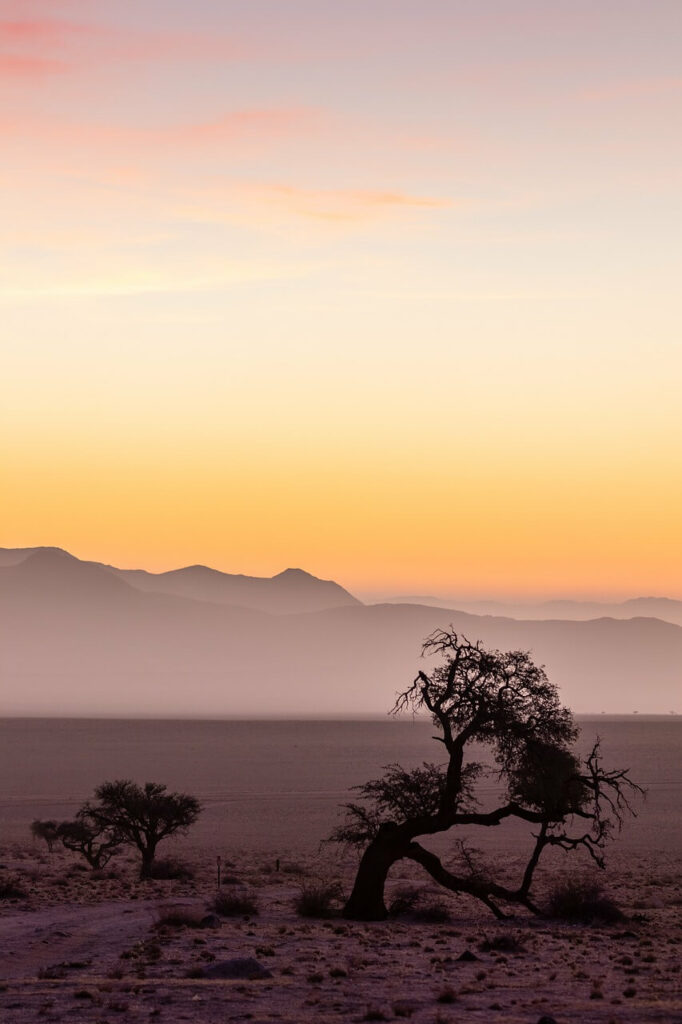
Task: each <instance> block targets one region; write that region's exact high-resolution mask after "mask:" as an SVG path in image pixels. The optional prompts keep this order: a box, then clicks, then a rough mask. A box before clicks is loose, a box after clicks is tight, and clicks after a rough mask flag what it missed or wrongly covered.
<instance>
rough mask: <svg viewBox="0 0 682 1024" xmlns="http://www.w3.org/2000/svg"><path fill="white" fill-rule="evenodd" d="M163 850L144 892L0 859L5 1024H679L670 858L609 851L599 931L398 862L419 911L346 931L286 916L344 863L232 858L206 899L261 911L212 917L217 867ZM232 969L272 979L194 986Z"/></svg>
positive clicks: (29, 850)
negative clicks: (163, 863) (172, 871)
mask: <svg viewBox="0 0 682 1024" xmlns="http://www.w3.org/2000/svg"><path fill="white" fill-rule="evenodd" d="M177 852H178V853H180V854H181V855H182V856H183V858H184V859H185V861H186V862H188V863H190V864H191V865H192V866H193V869H194V877H193V879H191V880H167V881H153V882H146V883H141V882H139V881H138V880H137V878H136V865H135V861H134V859H133V857H132V856H128V855H127V854H126V855H124V856H119V857H118V858H117V859H116V860H115V861H112V862H111V864H110V865H109V866H108V867H107V868H106V869H105V870H104V871H103V872H99V873H95V874H94V875H93V874H92V873H91V872H90V870H89V869H88V868H87V867H86V865H85V862H84V861H81V860H78V859H77V858H76V857H75V856H73V855H71V854H68V853H66V852H65V851H62V850H60V851H57V850H55V851H54V852H53V853H52V854H48V853H47V851H45V850H44V848H43V847H37V846H31V845H30V844H27V845H26V846H25V847H17V846H14V847H11V848H5V849H3V850H0V879H1V880H3V881H6V880H7V879H12V880H14V883H15V884H16V885H17V886H18V887H19V888H23V889H24V890H25V892H26V893H27V895H25V896H23V897H12V896H6V897H5V898H3V899H2V900H0V964H1V975H0V978H1V980H0V1020H1V1021H2V1022H3V1024H5V1022H6V1024H27V1022H29V1021H36V1022H38V1021H64V1022H82V1024H105V1022H107V1024H115V1022H117V1021H148V1020H149V1021H157V1020H158V1021H160V1022H164V1021H165V1022H168V1024H174V1022H176V1021H191V1022H193V1024H213V1022H220V1021H250V1022H256V1024H257V1022H266V1021H268V1022H270V1021H272V1022H274V1021H277V1022H282V1024H294V1022H297V1024H303V1022H313V1021H314V1022H320V1024H324V1022H327V1021H330V1022H331V1021H334V1022H339V1021H388V1020H391V1021H392V1020H397V1021H399V1020H403V1019H409V1020H411V1021H413V1022H415V1024H427V1022H428V1024H449V1022H452V1024H456V1022H458V1021H471V1022H479V1021H480V1022H484V1021H485V1022H497V1024H538V1022H539V1021H543V1024H548V1022H550V1021H555V1022H556V1024H577V1022H580V1024H592V1022H594V1024H597V1022H599V1024H626V1022H628V1024H640V1022H649V1021H659V1022H662V1024H675V1022H682V974H681V962H682V956H681V954H682V865H680V863H679V861H678V860H677V859H676V858H675V857H673V856H672V855H670V856H666V855H656V856H654V855H647V856H644V855H639V856H633V855H627V856H625V855H624V854H620V855H618V854H617V853H613V854H612V856H611V860H610V866H609V870H608V871H607V873H606V875H605V876H604V881H605V883H606V891H607V893H608V895H609V896H610V897H611V898H612V900H613V901H614V902H615V903H616V904H617V905H618V906H619V907H620V908H621V909H622V911H623V912H624V914H625V918H624V920H621V921H618V922H615V923H612V924H609V925H606V924H603V923H602V924H599V923H596V922H595V923H592V924H591V925H576V924H569V923H566V922H565V921H560V920H556V919H547V918H542V919H539V918H534V917H532V916H530V915H527V914H526V913H525V912H524V913H520V914H518V915H517V916H516V917H514V918H513V919H510V920H507V921H503V922H499V921H496V920H495V919H494V918H493V917H492V916H491V915H490V914H489V913H488V912H487V911H486V910H485V908H483V907H480V908H479V906H478V905H477V904H476V903H474V902H473V901H471V900H468V899H457V898H454V897H452V896H450V895H449V894H447V893H445V892H443V891H442V890H438V889H435V888H432V887H431V886H429V884H428V879H426V878H425V876H423V875H419V874H417V873H416V871H413V870H412V866H411V865H406V866H405V867H403V868H401V867H400V865H398V867H397V869H396V870H395V871H394V873H393V875H392V876H391V880H390V886H389V897H390V896H391V895H393V896H395V895H396V894H397V895H402V896H404V895H405V893H406V892H407V893H409V892H414V891H415V890H419V893H420V896H419V900H418V902H417V903H416V905H415V908H413V910H412V911H410V912H408V913H405V914H402V915H400V916H398V917H395V918H392V919H390V920H389V921H386V922H382V923H372V924H360V923H356V922H350V921H345V920H343V919H342V918H341V917H340V916H339V915H338V914H335V915H334V916H331V917H330V918H328V919H316V918H305V917H301V916H299V914H298V913H297V910H296V907H295V901H296V899H297V897H298V896H299V895H300V893H301V891H302V890H304V889H309V888H311V887H315V886H318V885H320V884H327V883H329V882H330V881H339V882H340V883H341V885H342V886H343V887H345V889H346V890H347V889H348V886H349V885H350V884H351V882H352V876H353V861H352V859H345V860H339V859H333V857H332V855H331V854H323V855H321V856H320V857H319V858H317V857H315V858H313V857H310V858H308V859H307V860H306V859H305V858H303V859H300V858H299V859H297V860H294V859H293V858H292V859H285V858H281V861H280V864H279V870H277V866H276V862H275V858H274V857H273V858H272V859H269V858H263V857H261V856H257V857H256V856H254V855H248V854H239V853H232V854H231V855H230V856H226V857H225V858H224V861H223V875H224V879H223V884H222V885H221V890H220V891H221V893H223V894H228V895H234V896H240V897H241V896H243V895H247V896H249V897H250V898H251V899H253V900H255V902H256V905H257V912H256V913H249V914H245V913H240V914H237V915H236V916H224V917H222V916H221V917H216V916H212V915H211V912H210V908H211V904H212V901H213V899H214V897H215V894H216V891H217V889H216V868H215V859H214V857H210V858H209V857H208V856H206V855H205V854H203V853H202V851H200V850H197V849H193V848H190V847H189V844H188V843H183V844H178V847H177ZM503 860H504V858H500V861H501V862H502V861H503ZM586 870H587V868H586V866H585V865H584V863H580V864H579V863H578V861H577V858H575V857H573V858H571V857H568V858H565V859H564V860H563V861H562V862H556V863H553V864H552V865H551V866H550V867H548V868H547V869H545V871H544V873H543V875H542V877H541V878H540V883H541V884H540V892H539V895H540V896H542V890H543V886H544V889H545V891H546V890H547V889H548V887H549V886H551V885H552V884H553V882H554V881H555V880H556V878H557V877H560V876H561V875H562V874H564V875H565V874H567V873H572V874H573V875H574V876H575V875H576V874H580V873H582V872H584V871H586ZM448 913H449V917H447V915H448ZM443 917H447V919H445V920H442V919H441V918H443ZM236 958H238V959H248V960H254V961H256V962H257V964H258V965H260V967H261V968H262V969H265V971H267V972H268V973H269V975H270V976H266V977H263V978H260V979H257V978H254V977H252V976H250V975H251V973H252V972H253V971H256V970H257V968H256V967H255V966H254V965H253V964H251V965H247V967H246V968H245V970H246V973H247V977H242V978H237V979H230V978H211V977H204V976H202V975H203V972H204V971H206V970H207V969H209V970H210V969H211V968H215V966H216V965H220V964H222V963H223V962H224V961H228V960H234V959H236Z"/></svg>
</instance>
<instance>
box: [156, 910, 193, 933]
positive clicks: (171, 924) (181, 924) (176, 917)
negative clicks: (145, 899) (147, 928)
mask: <svg viewBox="0 0 682 1024" xmlns="http://www.w3.org/2000/svg"><path fill="white" fill-rule="evenodd" d="M203 917H204V915H203V914H202V913H201V912H200V911H197V910H193V909H192V908H191V907H160V908H159V910H158V911H157V917H156V921H155V922H154V925H155V927H156V928H163V927H164V926H166V927H168V928H201V922H202V920H203Z"/></svg>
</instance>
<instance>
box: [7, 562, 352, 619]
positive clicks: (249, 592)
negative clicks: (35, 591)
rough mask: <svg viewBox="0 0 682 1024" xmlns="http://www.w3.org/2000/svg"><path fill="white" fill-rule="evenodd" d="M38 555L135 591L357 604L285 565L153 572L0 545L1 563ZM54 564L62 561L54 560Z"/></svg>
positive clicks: (281, 603) (299, 607)
mask: <svg viewBox="0 0 682 1024" xmlns="http://www.w3.org/2000/svg"><path fill="white" fill-rule="evenodd" d="M36 556H39V557H40V559H41V560H42V564H43V565H44V566H47V565H48V563H49V561H50V559H59V558H64V559H67V560H68V559H72V560H73V562H74V563H76V562H78V563H79V564H80V565H90V566H97V567H99V568H100V569H102V570H104V571H106V572H107V573H108V574H109V575H110V576H112V577H115V578H117V579H119V580H121V581H123V582H125V583H127V584H128V585H130V586H131V587H134V588H135V590H139V591H143V592H145V593H149V592H153V593H159V594H173V595H174V596H176V597H187V598H191V599H192V600H194V601H210V602H212V603H214V604H226V605H235V606H238V607H242V608H254V609H258V610H259V611H265V612H269V613H270V614H273V615H282V614H287V615H290V614H292V613H294V614H295V613H299V612H308V611H321V610H322V609H324V608H337V607H343V606H345V605H353V604H360V603H361V602H360V601H358V599H357V598H355V597H353V596H352V594H349V593H348V591H347V590H344V588H343V587H341V586H339V584H338V583H334V582H333V580H320V579H318V578H317V577H316V576H312V575H311V574H310V573H308V572H305V571H304V570H303V569H285V570H284V572H281V573H278V574H277V575H276V576H273V577H271V578H270V577H260V576H243V575H232V574H230V573H224V572H220V571H219V570H218V569H211V568H209V567H208V566H206V565H188V566H185V567H184V568H182V569H171V570H170V571H168V572H161V573H151V572H147V571H146V570H145V569H118V568H116V567H115V566H112V565H105V564H104V563H102V562H81V561H80V560H79V559H76V558H75V557H74V556H73V555H70V554H69V553H68V552H66V551H63V550H62V549H61V548H50V547H43V548H14V549H12V548H0V567H6V568H9V567H12V566H17V565H20V564H21V563H22V562H25V561H27V560H28V559H35V558H36ZM54 564H63V565H66V561H64V562H63V563H58V562H55V563H54Z"/></svg>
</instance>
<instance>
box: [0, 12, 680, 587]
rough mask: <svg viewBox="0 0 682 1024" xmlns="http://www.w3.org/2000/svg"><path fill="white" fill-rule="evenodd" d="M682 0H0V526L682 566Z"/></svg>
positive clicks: (456, 570)
mask: <svg viewBox="0 0 682 1024" xmlns="http://www.w3.org/2000/svg"><path fill="white" fill-rule="evenodd" d="M680 38H682V3H680V2H679V0H649V2H644V0H599V2H598V3H596V2H595V0H553V2H551V3H549V2H547V0H536V2H528V0H469V2H464V0H440V2H436V0H419V2H413V0H344V2H343V3H341V2H339V0H241V2H231V0H221V2H217V0H192V2H189V0H134V2H133V0H116V2H114V0H107V2H105V0H90V2H86V0H81V2H78V0H71V2H69V0H63V2H61V0H42V2H40V0H16V2H12V0H0V83H1V89H0V131H1V132H2V140H3V141H2V159H1V161H0V189H1V195H2V213H1V218H0V234H1V236H2V254H1V262H0V317H1V322H2V361H1V362H2V398H1V400H0V410H1V411H0V431H1V435H2V453H1V462H0V487H1V489H2V498H1V506H0V507H1V512H0V518H1V521H2V530H1V533H0V544H2V545H4V546H10V547H11V546H27V545H38V544H56V545H60V546H62V547H65V548H67V549H68V550H70V551H72V552H73V553H74V554H76V555H78V556H79V557H81V558H92V559H96V560H100V561H107V562H112V563H114V564H117V565H120V566H125V567H133V566H140V567H145V568H148V569H152V570H162V569H167V568H172V567H176V566H179V565H183V564H189V563H196V562H202V563H206V564H209V565H212V566H214V567H216V568H220V569H223V570H225V571H229V572H244V573H248V574H252V575H268V576H269V575H272V574H273V573H276V572H279V571H281V570H282V569H284V568H285V567H287V566H301V567H303V568H305V569H307V570H309V571H310V572H313V573H315V574H316V575H320V576H323V577H325V578H329V577H332V578H334V579H336V580H338V581H339V582H340V583H342V584H344V585H345V586H347V587H349V588H350V589H351V590H353V591H354V592H356V593H359V594H361V595H362V594H363V593H369V592H382V591H383V592H396V593H398V592H402V593H445V594H460V595H462V596H463V595H471V596H475V595H481V596H482V595H486V596H495V595H500V596H501V595H506V594H515V595H528V596H531V595H533V596H536V595H537V596H557V595H561V594H564V595H573V596H577V595H585V596H587V595H595V596H619V595H622V596H634V595H636V594H667V595H668V596H677V597H682V411H681V409H682V401H681V396H682V338H681V335H680V305H681V302H680V292H681V289H680V277H681V275H680V270H681V266H680V263H681V261H680V253H681V249H682V244H681V238H682V231H681V229H682V224H681V218H680V212H681V203H680V195H681V191H680V188H681V184H682V182H681V175H680V169H681V167H682V161H681V157H682V142H681V133H680V130H679V126H680V123H682V114H681V111H680V106H681V103H680V101H681V98H682V70H681V66H680Z"/></svg>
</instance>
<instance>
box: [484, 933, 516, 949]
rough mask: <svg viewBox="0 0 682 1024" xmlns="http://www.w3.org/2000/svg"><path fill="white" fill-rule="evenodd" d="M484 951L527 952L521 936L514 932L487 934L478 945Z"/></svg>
mask: <svg viewBox="0 0 682 1024" xmlns="http://www.w3.org/2000/svg"><path fill="white" fill-rule="evenodd" d="M478 948H479V949H480V950H481V952H482V953H525V951H526V947H525V946H524V944H523V941H522V939H521V938H520V936H518V935H515V934H513V933H512V932H499V933H498V934H497V935H493V936H491V937H488V936H486V937H485V938H484V939H483V941H482V942H481V943H480V944H479V947H478Z"/></svg>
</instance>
